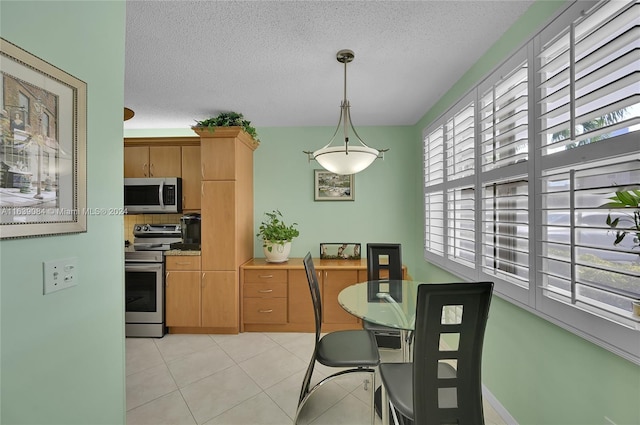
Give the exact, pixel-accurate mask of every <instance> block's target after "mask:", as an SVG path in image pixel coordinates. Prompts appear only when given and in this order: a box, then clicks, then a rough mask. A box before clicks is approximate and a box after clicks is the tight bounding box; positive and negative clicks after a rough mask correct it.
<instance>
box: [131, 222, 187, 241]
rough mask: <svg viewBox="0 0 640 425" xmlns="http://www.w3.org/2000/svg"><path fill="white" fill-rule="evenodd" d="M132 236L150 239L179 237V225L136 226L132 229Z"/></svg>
mask: <svg viewBox="0 0 640 425" xmlns="http://www.w3.org/2000/svg"><path fill="white" fill-rule="evenodd" d="M133 236H136V237H143V238H152V237H161V236H164V237H171V236H174V237H181V236H182V235H181V230H180V225H179V224H136V225H135V226H134V227H133Z"/></svg>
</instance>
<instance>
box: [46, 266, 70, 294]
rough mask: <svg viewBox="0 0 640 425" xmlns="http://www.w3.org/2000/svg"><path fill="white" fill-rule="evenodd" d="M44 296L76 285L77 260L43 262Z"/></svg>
mask: <svg viewBox="0 0 640 425" xmlns="http://www.w3.org/2000/svg"><path fill="white" fill-rule="evenodd" d="M43 270H44V295H47V294H50V293H52V292H55V291H59V290H61V289H65V288H70V287H72V286H76V285H77V284H78V258H77V257H72V258H63V259H61V260H51V261H45V262H44V263H43Z"/></svg>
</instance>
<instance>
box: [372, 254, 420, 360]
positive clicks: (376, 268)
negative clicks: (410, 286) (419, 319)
mask: <svg viewBox="0 0 640 425" xmlns="http://www.w3.org/2000/svg"><path fill="white" fill-rule="evenodd" d="M381 256H386V257H387V258H388V262H387V264H381V263H380V257H381ZM382 270H387V271H388V272H389V273H388V277H385V278H384V279H389V280H402V278H403V276H402V246H401V245H400V244H395V243H368V244H367V280H369V281H373V280H381V279H380V272H381V271H382ZM363 323H364V328H365V329H366V330H368V331H371V332H373V333H374V334H375V335H384V336H389V337H391V338H398V339H399V341H400V347H399V348H400V349H401V350H402V351H403V352H404V351H405V350H407V349H408V348H407V347H408V346H409V344H410V335H409V334H408V333H406V332H400V331H399V330H397V329H394V328H391V327H388V326H383V325H377V324H375V323H371V322H368V321H366V320H364V321H363ZM380 348H385V347H380Z"/></svg>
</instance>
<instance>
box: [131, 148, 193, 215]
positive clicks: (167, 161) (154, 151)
mask: <svg viewBox="0 0 640 425" xmlns="http://www.w3.org/2000/svg"><path fill="white" fill-rule="evenodd" d="M201 175H202V164H201V160H200V138H199V137H145V138H126V139H124V176H125V177H181V178H182V209H183V210H184V211H198V210H200V200H201V197H202V191H201V187H200V181H201V178H200V176H201Z"/></svg>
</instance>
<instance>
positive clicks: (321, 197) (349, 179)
mask: <svg viewBox="0 0 640 425" xmlns="http://www.w3.org/2000/svg"><path fill="white" fill-rule="evenodd" d="M313 172H314V174H313V175H314V181H313V182H314V183H313V187H314V198H313V199H314V200H315V201H353V200H354V199H355V197H354V195H355V194H354V189H355V186H354V181H355V175H353V174H344V175H343V174H334V173H332V172H330V171H326V170H313Z"/></svg>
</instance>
